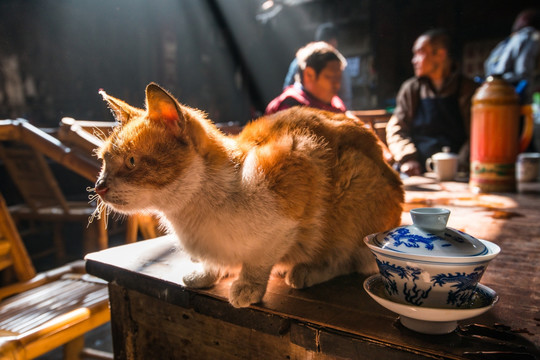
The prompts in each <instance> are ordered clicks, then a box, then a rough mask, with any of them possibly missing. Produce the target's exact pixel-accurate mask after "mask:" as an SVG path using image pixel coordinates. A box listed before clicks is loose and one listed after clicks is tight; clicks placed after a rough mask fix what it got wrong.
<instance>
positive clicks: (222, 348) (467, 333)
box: [87, 177, 540, 359]
mask: <svg viewBox="0 0 540 360" xmlns="http://www.w3.org/2000/svg"><path fill="white" fill-rule="evenodd" d="M537 185H538V184H536V185H534V186H532V187H531V188H530V189H529V193H527V194H520V193H515V194H472V193H471V192H469V190H468V186H467V184H466V183H460V182H444V183H438V182H436V181H435V180H433V179H432V178H429V177H414V178H409V179H406V180H405V188H406V204H405V209H404V210H405V211H404V213H403V218H402V222H403V224H410V223H411V219H410V215H409V213H408V211H409V210H410V209H411V208H414V207H425V206H438V207H445V208H448V209H450V210H451V211H452V213H451V216H450V221H449V226H451V227H454V228H457V229H460V230H463V231H465V232H467V233H470V234H472V235H474V236H476V237H479V238H483V239H487V240H490V241H494V242H495V243H497V244H499V245H500V246H501V248H502V252H501V254H500V255H499V256H498V257H497V258H496V259H495V260H493V261H492V262H491V264H490V265H489V267H488V269H487V271H486V273H485V275H484V277H483V279H482V283H483V284H485V285H487V286H489V287H491V288H492V289H494V290H495V291H497V293H498V294H499V296H500V300H499V302H498V304H496V305H495V306H494V307H493V308H492V309H491V310H489V311H488V312H487V313H485V314H483V315H481V316H479V317H476V318H473V319H469V320H464V321H461V322H460V326H459V327H458V329H457V330H456V331H454V332H453V333H451V334H448V335H421V334H418V333H415V332H413V331H411V330H409V329H407V328H405V327H403V326H402V325H401V324H400V323H399V321H398V316H397V315H396V314H394V313H392V312H390V311H388V310H386V309H384V308H383V307H381V306H380V305H378V304H377V303H376V302H375V301H373V300H372V299H371V298H370V297H369V296H368V295H367V294H366V292H365V291H364V290H363V288H362V283H363V281H364V278H363V277H362V276H360V275H357V274H352V275H349V276H342V277H339V278H336V279H334V280H331V281H328V282H326V283H324V284H320V285H316V286H313V287H311V288H309V289H303V290H294V289H291V288H289V287H288V286H286V285H285V284H284V282H283V280H282V279H280V278H272V279H271V280H270V283H269V286H268V291H267V293H266V295H265V297H264V299H263V301H262V302H261V303H260V304H256V305H253V306H251V307H250V308H246V309H235V308H233V307H232V306H230V305H229V304H228V302H227V300H226V297H227V293H228V289H229V286H230V283H231V282H232V280H231V279H227V280H225V281H223V282H221V283H220V284H218V285H217V286H215V287H213V288H211V289H207V290H188V289H186V288H184V287H183V286H182V285H181V278H182V275H183V274H185V273H187V272H189V271H191V270H192V269H193V267H194V266H196V265H195V264H192V263H191V262H190V260H189V257H188V256H187V255H186V254H185V253H183V252H182V249H181V248H180V245H179V243H178V242H177V241H176V240H175V239H174V238H172V237H170V236H165V237H161V238H157V239H152V240H146V241H142V242H138V243H134V244H129V245H124V246H120V247H116V248H111V249H107V250H104V251H101V252H97V253H93V254H89V255H88V256H87V270H88V272H89V273H91V274H93V275H96V276H99V277H101V278H103V279H105V280H107V281H109V294H110V302H111V315H112V331H113V342H114V351H115V358H117V359H149V358H155V359H157V358H159V359H182V358H186V359H206V358H210V359H244V358H254V359H255V358H256V359H304V358H310V359H336V358H358V359H362V358H365V359H433V358H436V359H535V358H538V357H539V354H540V352H539V346H540V301H539V300H540V291H539V290H538V286H539V280H540V275H539V274H540V261H539V260H540V256H539V255H540V201H539V200H540V196H539V191H538V190H539V189H538V188H539V186H537Z"/></svg>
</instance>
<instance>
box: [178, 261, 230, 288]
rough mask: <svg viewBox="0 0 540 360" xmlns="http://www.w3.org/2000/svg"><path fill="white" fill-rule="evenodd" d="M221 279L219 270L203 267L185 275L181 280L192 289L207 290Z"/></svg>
mask: <svg viewBox="0 0 540 360" xmlns="http://www.w3.org/2000/svg"><path fill="white" fill-rule="evenodd" d="M220 278H221V272H220V270H219V269H217V268H214V267H210V266H204V267H203V268H202V269H200V270H195V271H193V272H191V273H189V274H187V275H184V277H183V278H182V280H183V281H184V285H186V286H187V287H190V288H194V289H203V288H209V287H211V286H213V285H214V284H216V283H217V282H218V280H219V279H220Z"/></svg>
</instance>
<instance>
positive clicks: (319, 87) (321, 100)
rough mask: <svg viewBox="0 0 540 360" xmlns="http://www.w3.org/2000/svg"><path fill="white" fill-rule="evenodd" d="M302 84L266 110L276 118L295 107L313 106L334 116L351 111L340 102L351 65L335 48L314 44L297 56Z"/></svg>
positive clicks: (279, 98)
mask: <svg viewBox="0 0 540 360" xmlns="http://www.w3.org/2000/svg"><path fill="white" fill-rule="evenodd" d="M296 61H297V63H298V81H296V82H295V83H294V84H293V85H290V86H288V87H286V88H285V90H283V92H282V93H281V94H280V95H279V96H278V97H276V98H275V99H273V100H272V101H271V102H270V103H269V104H268V106H267V107H266V114H273V113H275V112H278V111H280V110H285V109H288V108H290V107H293V106H309V107H313V108H318V109H322V110H327V111H332V112H345V111H346V110H347V108H346V107H345V104H344V103H343V101H342V100H341V99H340V98H339V96H338V95H337V94H338V91H339V89H340V87H341V79H342V74H343V69H344V68H345V66H346V65H347V61H346V60H345V58H344V57H343V55H341V53H340V52H339V51H337V50H336V48H334V47H333V46H332V45H330V44H328V43H326V42H324V41H318V42H312V43H309V44H307V45H306V46H304V47H303V48H301V49H300V50H298V52H297V53H296Z"/></svg>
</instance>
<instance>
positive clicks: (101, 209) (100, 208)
mask: <svg viewBox="0 0 540 360" xmlns="http://www.w3.org/2000/svg"><path fill="white" fill-rule="evenodd" d="M86 191H88V192H91V193H92V194H89V195H88V200H89V201H88V203H92V202H94V201H96V209H95V210H94V211H93V212H92V214H91V215H90V216H89V217H88V225H87V226H90V224H91V223H92V222H93V221H94V220H100V219H101V217H102V216H103V217H104V220H105V228H107V227H108V225H109V214H110V212H111V209H110V208H109V207H108V206H107V204H105V203H104V202H103V201H102V200H101V197H99V195H98V194H95V193H94V192H95V191H96V188H91V187H87V188H86Z"/></svg>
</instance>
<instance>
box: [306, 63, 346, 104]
mask: <svg viewBox="0 0 540 360" xmlns="http://www.w3.org/2000/svg"><path fill="white" fill-rule="evenodd" d="M342 72H343V71H342V70H341V63H340V62H339V61H338V60H335V61H329V62H328V63H327V64H326V67H325V68H324V69H322V71H321V72H320V73H319V75H318V76H317V75H316V74H315V70H314V69H313V68H310V67H307V68H306V70H304V73H305V77H304V87H305V88H306V90H307V91H308V92H310V93H311V94H312V95H313V96H315V97H316V98H317V99H319V100H321V101H324V102H326V103H330V102H331V101H332V98H333V97H334V96H335V95H337V93H338V91H339V88H340V87H341V75H342Z"/></svg>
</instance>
